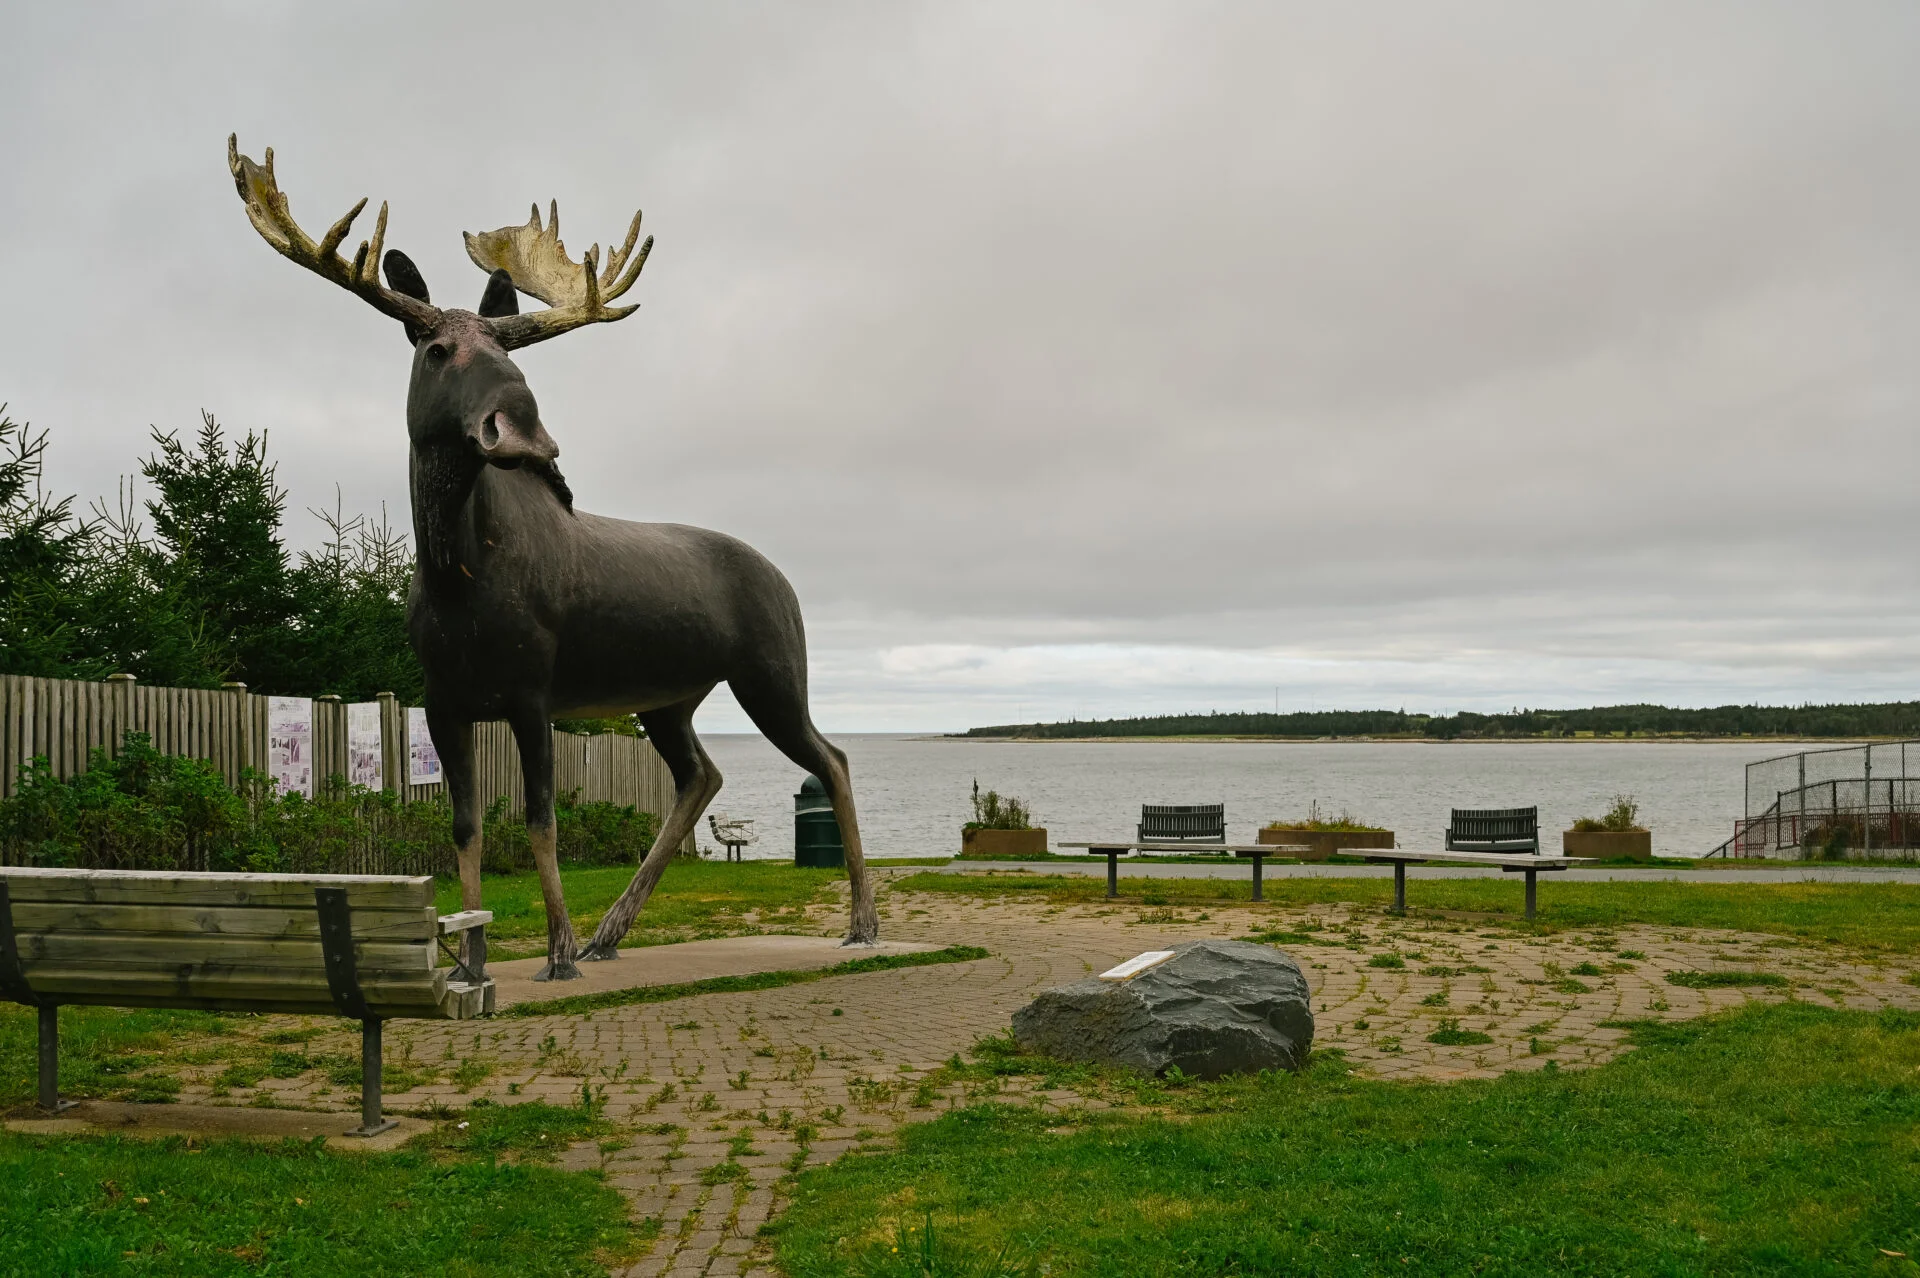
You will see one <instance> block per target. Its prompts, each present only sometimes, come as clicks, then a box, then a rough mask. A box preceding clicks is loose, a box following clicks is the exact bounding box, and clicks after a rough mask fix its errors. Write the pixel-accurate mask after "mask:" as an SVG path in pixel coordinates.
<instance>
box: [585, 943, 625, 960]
mask: <svg viewBox="0 0 1920 1278" xmlns="http://www.w3.org/2000/svg"><path fill="white" fill-rule="evenodd" d="M619 957H620V947H619V946H617V945H589V946H588V947H587V948H586V949H584V950H581V951H580V961H581V962H582V963H605V962H608V961H610V960H612V959H617V958H619Z"/></svg>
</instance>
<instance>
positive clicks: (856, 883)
mask: <svg viewBox="0 0 1920 1278" xmlns="http://www.w3.org/2000/svg"><path fill="white" fill-rule="evenodd" d="M227 160H228V166H229V168H230V169H231V171H232V173H233V178H234V183H235V186H236V187H237V188H238V190H239V192H240V196H241V199H242V200H243V201H244V202H245V203H246V208H247V215H248V218H249V219H250V220H251V221H252V222H253V225H254V229H255V230H257V231H259V232H260V235H261V237H262V238H264V239H265V240H266V241H267V242H268V244H270V245H271V246H272V247H273V248H274V249H275V251H277V252H279V253H280V254H281V255H282V256H284V257H287V258H289V259H290V260H292V261H294V262H296V263H298V264H299V265H301V266H303V267H306V268H307V269H308V270H311V271H313V272H314V273H315V274H317V275H320V276H322V277H323V278H326V279H328V280H331V281H332V282H334V283H335V284H338V285H340V286H341V287H343V288H346V289H348V290H349V291H350V292H353V293H354V294H356V295H357V296H359V297H360V298H361V299H362V300H364V301H366V302H368V303H369V304H370V305H372V306H373V307H374V308H375V309H377V310H379V311H381V312H382V313H383V314H386V315H388V316H391V317H392V318H394V319H397V320H399V321H400V322H401V324H402V325H403V326H404V327H405V329H406V333H407V337H408V339H409V340H410V341H412V343H413V346H414V358H413V373H412V379H411V381H410V383H409V385H408V389H407V434H408V439H409V442H410V445H411V450H410V457H409V468H410V488H411V496H412V504H413V521H414V536H415V541H416V545H417V549H418V552H419V559H418V567H417V568H416V571H415V575H414V580H413V587H412V590H411V592H410V594H409V597H408V601H407V625H408V630H409V632H410V635H411V637H412V641H413V646H414V650H415V652H416V653H417V654H418V655H419V657H420V662H421V665H422V666H423V667H424V669H425V674H426V688H427V697H426V700H427V722H428V726H429V728H430V729H431V731H432V734H433V741H434V745H435V747H436V748H437V749H438V751H439V753H440V757H441V763H442V766H443V767H444V769H445V775H446V781H447V791H448V797H449V798H450V799H451V801H452V805H453V834H454V840H455V843H456V845H457V847H458V852H459V861H460V879H461V893H462V898H463V904H464V906H465V908H468V909H477V908H479V907H480V905H481V899H480V823H481V822H480V819H481V809H482V806H483V805H482V801H481V796H480V793H479V790H478V786H477V778H476V776H475V764H474V744H473V726H474V724H476V723H479V722H485V721H490V720H495V719H504V720H506V721H507V723H508V724H509V725H510V726H511V727H512V729H513V734H514V739H515V741H516V742H517V743H518V745H519V747H520V758H521V766H522V773H523V779H524V782H525V794H526V819H527V832H528V838H529V842H530V843H531V845H532V849H533V856H534V864H535V867H536V868H537V870H538V871H539V875H540V886H541V894H542V896H543V898H544V900H545V904H546V913H547V965H546V967H545V968H544V969H543V970H542V972H541V973H540V975H539V976H537V977H536V978H535V979H536V980H562V979H568V978H570V977H574V976H577V975H579V971H578V968H577V967H575V959H576V957H579V958H585V959H612V958H616V957H618V954H619V950H618V946H619V943H620V940H621V938H622V937H623V936H625V935H626V933H627V930H628V929H629V928H630V927H631V926H632V925H633V920H634V918H635V916H636V915H637V914H638V913H639V911H640V908H641V906H642V905H644V904H645V903H646V900H647V897H648V896H649V895H650V894H651V893H652V891H653V888H654V886H655V885H656V884H657V883H658V882H659V879H660V875H661V873H662V872H663V871H664V870H665V869H666V864H667V860H668V858H670V857H671V856H672V855H673V851H674V849H675V848H677V847H678V846H679V845H680V843H681V842H682V840H684V839H685V838H686V837H687V835H688V834H690V833H691V832H692V830H693V828H694V826H695V824H696V823H697V822H698V821H699V819H700V816H701V814H702V813H703V812H704V811H705V810H706V808H707V805H708V804H710V803H711V802H712V801H713V797H714V795H716V794H717V793H718V792H719V790H720V784H721V778H720V772H719V769H717V768H716V767H714V765H713V761H712V760H711V759H709V758H708V757H707V754H706V751H705V750H703V749H702V748H701V745H700V741H699V738H698V737H696V736H695V734H694V731H693V715H694V712H695V710H697V709H698V708H699V705H700V703H701V701H702V700H704V699H705V697H706V696H707V694H708V693H709V692H711V691H712V690H713V688H714V686H715V685H716V684H719V683H721V682H725V683H726V684H727V685H728V686H729V687H730V688H731V689H732V691H733V694H734V697H735V699H736V700H737V701H738V702H739V703H740V706H741V708H742V709H743V710H745V711H746V712H747V714H748V716H749V717H750V718H752V720H753V722H754V724H755V726H757V727H758V728H759V729H760V730H761V732H763V733H764V734H765V735H766V737H767V739H768V740H769V741H770V742H772V743H773V745H774V746H775V747H776V748H777V749H779V750H780V751H781V752H782V753H783V754H785V755H786V756H787V757H788V758H790V759H792V760H793V761H794V762H795V763H797V764H799V765H800V766H801V767H802V768H805V769H806V770H807V771H809V772H811V773H813V774H815V775H816V776H818V777H819V778H820V780H821V783H822V785H823V786H824V787H825V789H826V792H827V795H828V797H829V799H830V800H831V801H832V804H833V809H834V815H835V817H836V818H837V819H838V821H839V823H840V828H841V833H842V837H843V840H844V842H845V845H846V851H847V873H848V876H849V878H850V880H851V883H852V889H853V891H852V917H851V922H850V925H849V928H848V932H847V942H848V943H849V944H869V943H871V942H873V941H874V940H875V939H877V937H878V934H879V918H878V914H877V911H876V910H875V908H874V902H873V893H872V886H871V884H870V883H869V881H868V879H867V875H866V867H865V861H864V857H863V856H862V852H861V844H860V836H859V825H858V821H857V818H856V816H855V812H854V807H853V790H852V785H851V782H850V781H849V779H848V774H847V763H846V756H845V755H844V754H843V753H842V752H841V751H840V750H839V749H837V748H836V747H835V746H833V745H832V744H831V743H830V742H828V741H827V739H826V738H825V737H823V736H821V735H820V732H819V730H818V729H816V728H815V727H814V725H813V720H812V716H811V715H810V713H809V711H808V708H807V654H806V633H805V628H804V626H803V624H802V621H801V617H800V604H799V600H798V599H797V598H795V596H794V593H793V588H792V586H791V585H789V584H788V582H787V580H786V578H785V577H783V576H782V575H781V574H780V571H779V570H778V569H777V568H775V567H774V566H773V565H772V564H771V563H769V562H768V561H767V560H766V558H765V557H764V556H762V555H761V554H759V553H758V552H757V551H755V550H754V549H753V548H752V547H750V546H748V545H746V544H745V543H743V542H740V541H738V540H736V539H734V538H732V537H728V536H725V535H724V534H721V533H716V532H709V531H707V530H705V529H701V528H690V527H687V526H686V525H683V524H643V523H631V522H628V521H626V520H619V519H608V518H604V517H602V516H598V515H589V514H584V513H581V512H579V511H576V510H574V508H573V495H572V493H571V491H570V490H569V489H568V488H567V484H566V480H565V479H564V478H562V476H561V474H560V471H559V469H558V468H557V466H556V465H555V461H556V459H557V458H558V456H559V453H560V449H559V446H558V445H557V444H555V443H554V441H553V438H552V436H550V435H549V434H548V433H547V430H546V427H545V425H544V424H543V423H542V422H541V420H540V411H539V406H538V404H537V403H536V401H535V400H534V396H533V392H532V390H531V389H530V388H529V387H528V386H527V382H526V378H525V377H523V376H522V375H521V372H520V369H519V368H518V366H516V365H515V364H514V362H513V360H512V359H511V358H510V357H509V354H508V352H509V351H512V350H515V349H518V348H519V347H522V346H527V345H531V344H532V343H534V342H539V341H544V340H546V339H547V338H550V337H556V336H558V335H560V334H562V333H565V332H569V331H571V330H572V329H575V328H578V327H581V326H583V325H586V324H595V323H606V322H610V321H613V320H618V319H622V318H624V317H625V316H627V315H629V314H631V313H632V312H633V311H634V310H635V309H636V308H634V307H632V306H622V307H614V306H609V305H608V304H607V303H608V302H610V301H612V300H614V299H616V298H618V297H620V296H621V295H622V294H623V293H625V292H626V290H627V289H628V288H630V287H632V285H633V283H634V281H635V280H636V279H637V278H638V276H639V273H640V269H641V267H642V266H643V265H644V264H645V262H646V259H647V256H648V254H649V252H650V251H651V249H652V245H653V240H652V238H651V237H649V238H648V239H647V241H646V243H645V244H643V245H640V248H639V252H638V253H637V254H636V253H635V252H634V247H635V243H636V241H637V240H638V236H639V231H640V216H639V214H637V213H636V214H635V215H634V219H633V224H632V226H631V227H630V228H629V230H628V232H627V238H626V243H625V245H624V246H623V247H622V248H620V249H619V250H617V251H615V252H612V253H610V254H609V255H608V258H607V266H606V270H605V272H604V273H602V272H601V270H600V259H599V246H598V245H595V246H594V247H593V248H591V249H589V250H588V252H587V254H586V256H585V259H584V260H583V261H582V262H578V263H576V262H573V261H571V260H570V259H569V258H568V257H567V255H566V250H565V248H564V246H563V245H562V244H561V243H560V239H559V214H558V211H557V209H556V210H555V211H554V212H553V213H552V215H551V218H550V220H549V222H548V223H547V225H545V226H542V225H541V221H540V215H539V211H538V209H535V211H534V214H533V216H532V217H531V218H530V219H529V221H528V222H527V223H526V224H525V225H524V226H518V227H502V228H501V229H499V230H497V231H489V232H485V233H483V234H479V235H468V236H467V237H466V239H467V252H468V255H469V256H470V257H472V258H473V260H474V262H475V264H476V265H478V266H480V267H481V268H482V269H483V270H486V271H487V272H488V277H487V284H486V287H485V291H484V292H483V294H482V296H481V299H480V306H479V310H478V311H477V312H473V311H462V310H453V309H444V310H443V309H441V308H439V307H437V306H434V305H433V303H432V301H431V299H430V296H429V294H428V290H427V285H426V282H425V280H424V279H422V278H421V275H420V272H419V271H418V269H416V268H415V266H414V264H413V263H412V261H411V260H409V259H408V258H407V257H406V256H405V255H404V254H402V253H399V252H397V251H389V252H387V253H385V254H384V256H383V255H382V253H381V246H382V244H383V242H384V239H385V235H386V222H387V210H386V207H385V206H384V205H383V206H382V207H381V210H380V217H379V221H378V224H377V225H376V227H375V229H374V234H373V238H372V240H371V241H368V242H364V243H362V244H361V245H360V247H359V251H358V252H357V253H356V255H355V257H354V259H353V261H352V262H351V263H349V262H347V261H346V260H345V259H343V258H341V257H340V256H339V255H338V253H337V252H336V250H337V249H338V247H339V245H340V243H341V242H342V241H343V240H344V238H345V236H346V233H347V230H348V229H349V228H350V226H351V225H352V223H353V220H354V218H355V217H356V216H357V215H358V214H359V212H360V210H361V209H362V208H363V207H364V206H365V204H366V201H365V200H362V201H361V202H360V203H359V204H358V205H355V206H354V208H353V209H352V210H351V211H350V212H349V213H348V214H347V215H346V216H345V217H343V218H341V219H340V220H339V221H338V222H336V223H335V224H334V225H333V226H332V227H331V228H330V229H329V230H328V231H327V233H326V235H325V236H324V237H322V239H321V240H320V241H319V242H318V243H316V242H315V241H314V240H313V239H312V238H310V237H309V236H308V235H307V234H306V233H305V232H304V231H302V230H301V229H300V227H299V225H298V224H297V223H296V222H295V221H294V220H293V217H292V215H291V213H290V212H289V211H288V207H287V199H286V196H285V195H283V194H281V192H280V190H279V186H278V183H277V182H276V180H275V177H274V173H273V152H272V150H268V151H267V153H266V162H265V164H263V165H256V164H255V163H254V162H253V161H252V160H249V159H247V158H246V157H244V156H242V155H240V154H239V150H238V145H237V142H236V141H235V140H234V139H232V138H229V139H228V143H227ZM382 267H384V271H385V275H386V281H387V282H386V285H385V286H382V284H381V283H380V280H379V269H380V268H382ZM522 292H524V293H527V294H529V295H531V296H534V297H537V298H539V299H540V300H542V301H544V302H546V303H548V309H546V310H543V311H536V312H533V313H531V314H527V315H522V314H520V313H519V299H518V294H519V293H522ZM625 713H634V714H636V715H638V717H639V720H640V724H641V726H642V727H643V728H645V729H646V732H647V736H648V738H649V739H650V740H651V741H652V743H653V746H654V748H655V749H656V750H658V751H659V753H660V756H661V758H662V759H663V760H665V762H666V764H667V767H668V769H669V770H670V771H671V772H672V773H673V778H674V790H675V797H674V804H673V809H672V811H671V812H669V813H668V814H667V817H666V820H665V821H664V822H663V823H662V825H661V829H660V832H659V834H658V836H657V837H656V839H655V842H654V845H653V848H652V850H651V851H650V852H649V853H648V854H647V857H646V859H645V860H644V861H643V862H642V863H641V865H640V867H639V869H638V870H637V871H636V872H635V874H634V877H633V881H632V882H631V883H630V884H629V885H628V886H627V889H626V890H625V891H624V892H623V893H622V894H621V896H620V898H619V899H618V900H617V901H615V902H614V904H613V905H612V906H611V907H610V908H609V909H608V911H607V913H606V915H605V916H604V917H603V918H602V919H601V921H600V925H599V926H598V927H597V928H596V929H595V932H594V935H593V938H592V940H591V941H590V943H589V944H588V946H587V947H586V949H585V950H584V951H579V950H578V947H577V943H576V940H575V937H574V932H573V924H572V921H571V919H570V918H569V916H568V914H567V909H566V902H565V894H564V892H563V890H562V887H561V883H560V875H559V868H558V861H557V856H556V848H555V837H554V836H555V831H554V825H553V800H554V794H553V737H552V729H551V723H552V720H553V719H554V718H556V717H562V716H565V717H603V716H610V715H616V714H625Z"/></svg>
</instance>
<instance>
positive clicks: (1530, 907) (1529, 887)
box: [1527, 870, 1535, 922]
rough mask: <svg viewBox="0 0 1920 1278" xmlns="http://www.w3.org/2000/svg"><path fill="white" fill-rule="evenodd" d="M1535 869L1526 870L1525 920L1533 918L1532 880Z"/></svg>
mask: <svg viewBox="0 0 1920 1278" xmlns="http://www.w3.org/2000/svg"><path fill="white" fill-rule="evenodd" d="M1534 875H1535V871H1533V870H1528V871H1527V920H1528V921H1529V922H1531V921H1532V920H1533V880H1534Z"/></svg>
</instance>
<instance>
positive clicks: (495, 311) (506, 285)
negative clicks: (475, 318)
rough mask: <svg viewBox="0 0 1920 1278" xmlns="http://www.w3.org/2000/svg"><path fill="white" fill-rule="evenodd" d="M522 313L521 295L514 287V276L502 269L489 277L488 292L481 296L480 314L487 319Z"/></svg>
mask: <svg viewBox="0 0 1920 1278" xmlns="http://www.w3.org/2000/svg"><path fill="white" fill-rule="evenodd" d="M519 313H520V294H519V293H518V292H517V291H516V290H515V289H514V287H513V276H511V275H509V274H507V272H506V271H505V270H504V269H502V270H498V271H495V272H494V273H493V274H491V275H489V276H487V291H486V292H484V293H482V294H481V295H480V314H481V315H483V316H485V317H486V318H487V319H496V318H498V317H500V316H502V315H518V314H519Z"/></svg>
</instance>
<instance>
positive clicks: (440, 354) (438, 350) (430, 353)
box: [427, 342, 447, 362]
mask: <svg viewBox="0 0 1920 1278" xmlns="http://www.w3.org/2000/svg"><path fill="white" fill-rule="evenodd" d="M446 357H447V348H446V347H445V346H442V345H441V344H440V343H439V342H435V343H434V344H433V345H431V346H429V347H427V358H428V359H430V360H434V361H435V362H438V361H440V360H443V359H445V358H446Z"/></svg>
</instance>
